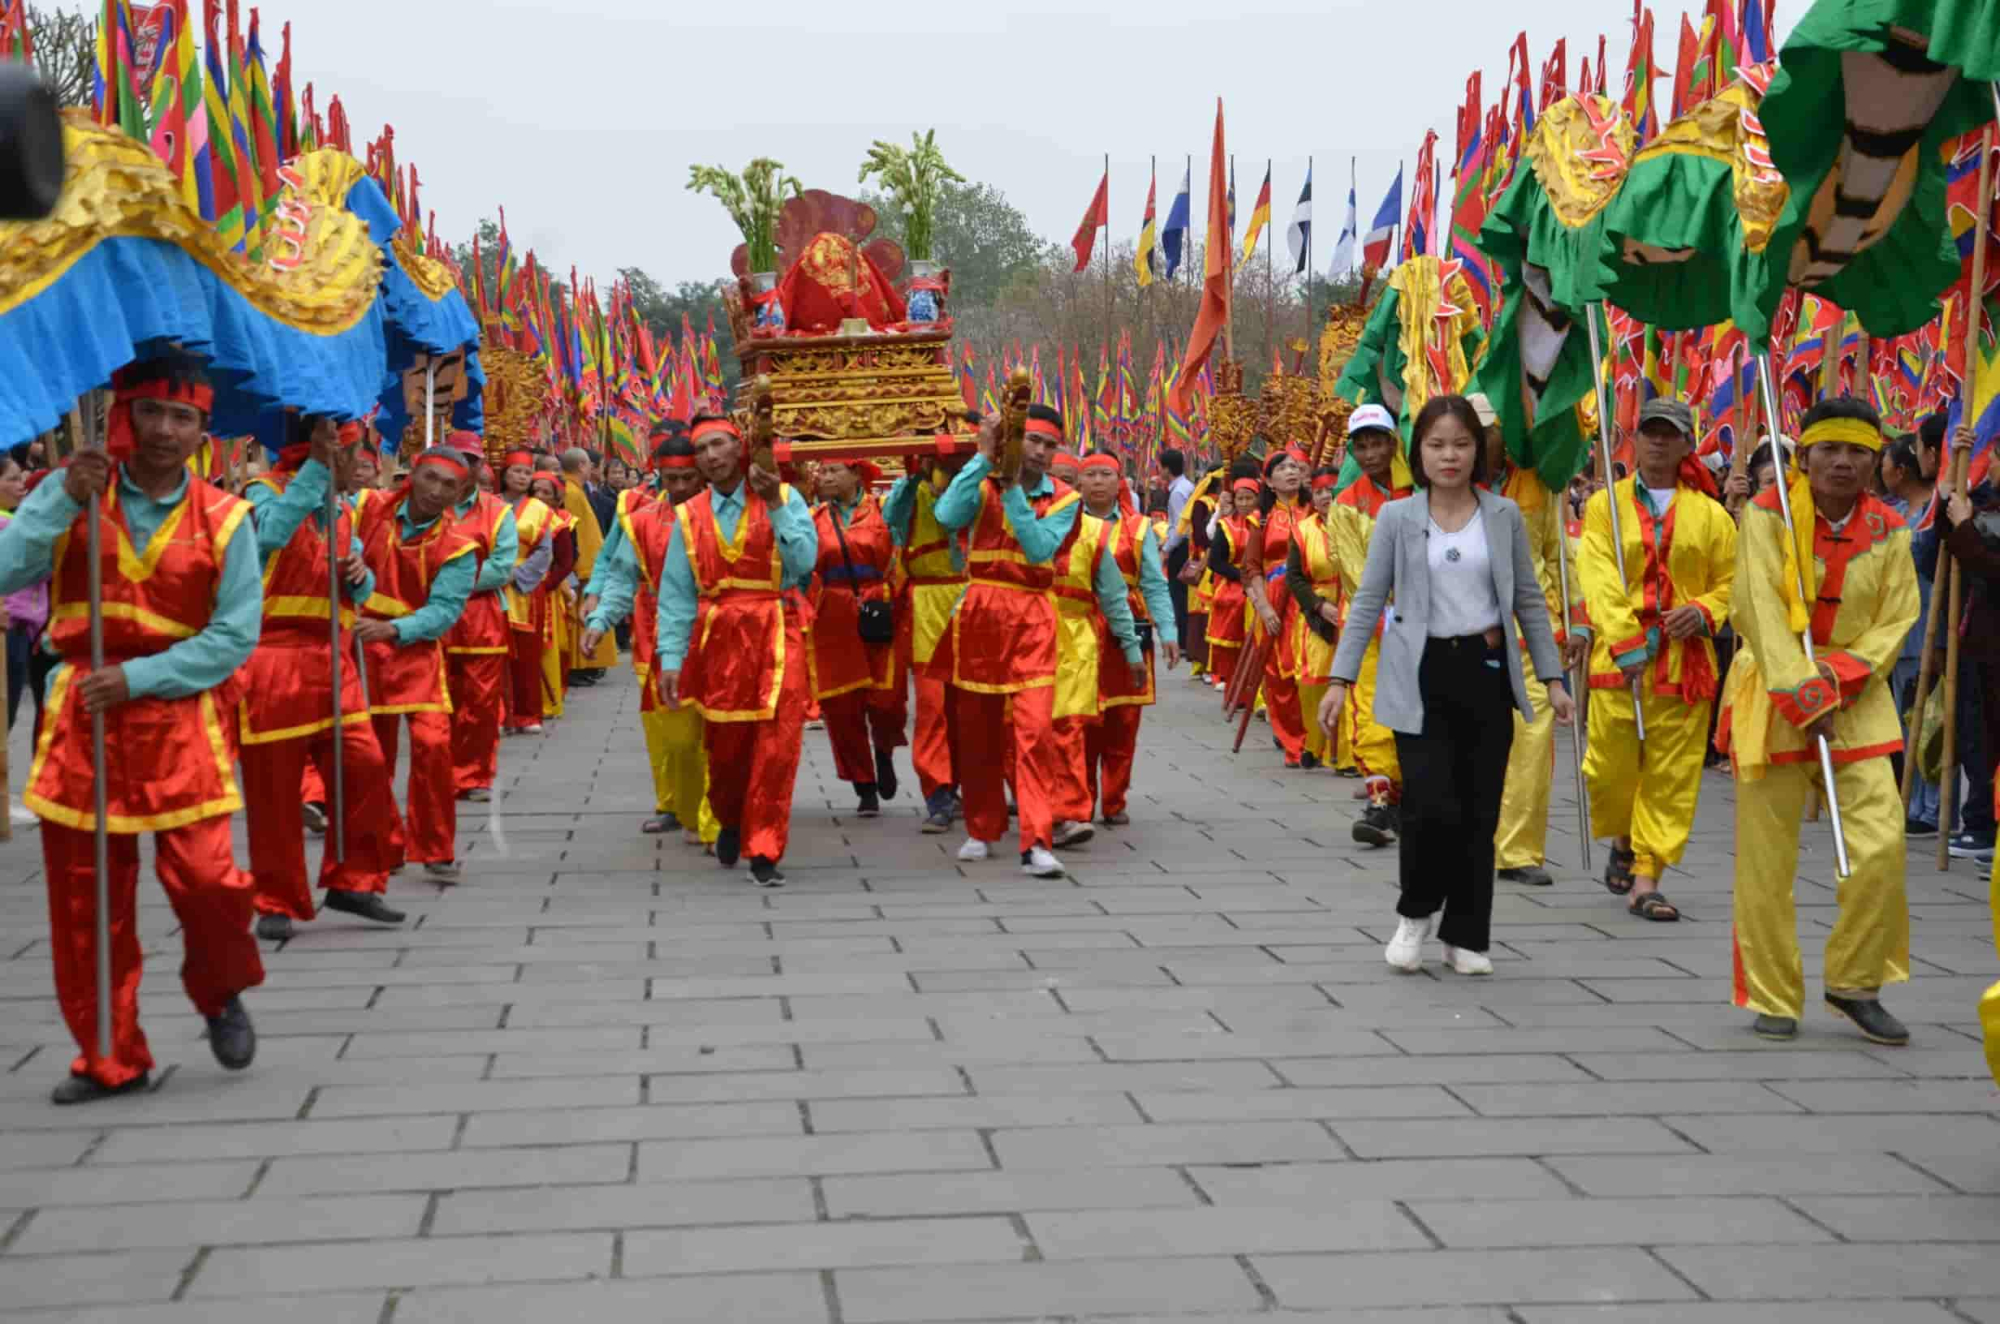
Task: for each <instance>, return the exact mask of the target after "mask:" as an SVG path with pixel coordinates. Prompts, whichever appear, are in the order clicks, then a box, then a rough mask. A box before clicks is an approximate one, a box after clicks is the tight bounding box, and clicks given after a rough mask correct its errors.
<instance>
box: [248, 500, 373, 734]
mask: <svg viewBox="0 0 2000 1324" xmlns="http://www.w3.org/2000/svg"><path fill="white" fill-rule="evenodd" d="M291 481H292V475H291V474H288V473H279V474H271V475H269V476H268V477H264V478H259V479H258V480H257V482H258V483H259V484H262V485H263V486H265V487H268V488H270V489H271V490H272V491H273V492H278V493H282V492H283V491H284V490H285V489H286V487H288V486H290V484H291ZM337 504H338V507H339V515H338V523H337V524H336V526H335V533H334V545H335V546H337V547H339V548H341V549H342V550H343V551H344V550H346V549H348V548H350V547H352V546H353V530H354V525H353V516H352V514H351V513H350V512H349V511H348V509H347V503H346V502H344V501H343V502H339V503H337ZM316 516H317V512H315V514H314V515H309V516H307V517H306V518H305V519H304V520H301V521H300V522H299V527H298V529H297V531H296V532H294V533H293V534H292V540H291V541H290V542H288V543H286V544H285V545H284V546H283V547H282V548H280V549H279V550H278V553H277V554H276V555H275V556H273V557H272V558H271V560H270V563H269V564H268V565H266V566H265V567H264V631H263V635H262V637H261V638H260V639H259V641H258V644H257V651H256V652H255V653H252V654H251V655H250V660H249V662H247V663H245V664H244V667H243V670H242V671H240V672H238V673H237V676H238V679H239V681H240V682H241V683H240V690H241V694H242V697H241V699H240V700H239V701H238V705H237V713H238V731H239V733H240V734H239V738H240V739H241V740H242V742H243V743H244V744H246V745H263V744H269V743H271V742H273V741H278V740H297V739H302V738H304V737H307V736H314V735H318V734H319V733H320V732H322V731H325V730H328V729H329V728H331V727H332V726H333V655H332V647H331V645H330V643H329V641H328V638H327V634H328V630H327V617H328V612H329V610H330V609H329V607H328V604H327V596H326V592H327V582H326V581H327V575H326V561H327V539H326V535H325V534H323V533H322V532H320V527H319V521H318V519H317V518H316ZM353 625H354V609H353V608H352V607H351V606H348V605H347V604H346V603H345V602H344V601H343V603H342V604H341V609H340V646H341V651H342V653H343V654H344V661H343V663H342V666H341V720H342V724H343V725H353V724H355V723H359V722H365V721H367V720H368V696H367V694H366V693H365V692H364V691H363V689H362V687H361V676H360V671H359V668H357V667H356V666H355V665H354V650H353V640H352V637H351V635H350V633H349V632H350V631H351V630H352V628H353Z"/></svg>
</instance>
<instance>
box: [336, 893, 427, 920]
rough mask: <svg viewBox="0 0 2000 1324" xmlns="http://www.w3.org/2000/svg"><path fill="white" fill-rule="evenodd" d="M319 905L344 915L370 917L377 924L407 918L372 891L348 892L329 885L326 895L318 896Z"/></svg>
mask: <svg viewBox="0 0 2000 1324" xmlns="http://www.w3.org/2000/svg"><path fill="white" fill-rule="evenodd" d="M320 906H321V908H323V909H326V910H338V911H340V912H341V913H342V914H344V915H358V916H360V917H361V918H362V919H372V920H374V921H375V922H376V923H377V924H401V923H402V922H403V921H404V920H405V919H406V918H408V917H407V916H406V915H404V914H403V912H402V911H400V910H397V909H396V908H395V907H393V906H391V905H390V904H389V903H388V902H386V901H384V900H383V899H382V898H381V897H380V896H377V895H376V894H375V893H373V892H350V891H348V890H347V889H346V888H342V887H329V888H328V889H327V890H326V895H325V896H324V897H321V898H320Z"/></svg>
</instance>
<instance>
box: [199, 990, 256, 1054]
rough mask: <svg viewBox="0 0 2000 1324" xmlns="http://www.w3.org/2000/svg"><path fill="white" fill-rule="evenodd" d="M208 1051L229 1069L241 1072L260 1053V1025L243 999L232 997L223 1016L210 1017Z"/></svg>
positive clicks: (224, 1009) (225, 1006)
mask: <svg viewBox="0 0 2000 1324" xmlns="http://www.w3.org/2000/svg"><path fill="white" fill-rule="evenodd" d="M208 1051H209V1052H211V1053H214V1054H215V1060H216V1061H218V1062H220V1063H221V1064H222V1065H223V1068H224V1069H225V1070H228V1071H241V1070H242V1069H243V1068H245V1067H247V1066H249V1065H250V1063H251V1061H252V1059H254V1058H255V1057H256V1056H257V1028H256V1027H255V1026H253V1025H252V1024H250V1013H249V1012H247V1011H245V1010H243V999H242V998H231V999H229V1001H228V1002H226V1003H224V1004H223V1007H222V1014H221V1015H219V1016H211V1017H209V1018H208Z"/></svg>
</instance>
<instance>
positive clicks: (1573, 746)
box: [1550, 492, 1590, 873]
mask: <svg viewBox="0 0 2000 1324" xmlns="http://www.w3.org/2000/svg"><path fill="white" fill-rule="evenodd" d="M1550 495H1551V496H1552V497H1553V498H1554V499H1555V500H1556V501H1557V502H1564V501H1567V500H1568V499H1569V498H1568V497H1567V496H1566V495H1564V494H1563V493H1560V492H1553V493H1550ZM1562 514H1563V512H1562V507H1561V505H1558V506H1557V507H1556V574H1557V576H1558V578H1559V579H1560V580H1561V582H1562V609H1563V631H1564V633H1565V634H1567V633H1568V630H1569V621H1570V606H1569V601H1570V599H1569V530H1568V529H1566V528H1565V527H1563V526H1564V524H1565V521H1564V519H1563V518H1562ZM1583 674H1584V676H1585V677H1586V678H1588V677H1589V675H1590V666H1589V663H1588V662H1586V663H1585V664H1584V667H1583ZM1563 679H1564V681H1565V682H1567V683H1568V684H1569V685H1570V686H1571V689H1572V693H1576V692H1579V691H1578V690H1577V689H1576V680H1575V677H1574V676H1573V674H1572V673H1571V672H1570V670H1569V668H1567V667H1565V668H1563ZM1580 692H1581V693H1582V694H1583V696H1584V698H1585V699H1586V700H1587V699H1588V698H1589V697H1590V689H1589V687H1588V686H1587V685H1586V686H1584V687H1583V688H1582V689H1581V691H1580ZM1583 714H1584V708H1583V705H1582V704H1578V705H1577V708H1576V716H1575V717H1574V718H1572V719H1570V724H1569V743H1570V751H1571V753H1572V754H1573V755H1574V756H1575V760H1576V766H1575V768H1574V769H1573V771H1574V772H1575V774H1576V831H1577V839H1578V841H1579V843H1580V844H1581V845H1582V848H1583V871H1584V872H1585V873H1589V872H1590V798H1589V796H1588V795H1587V794H1586V793H1585V789H1584V785H1583Z"/></svg>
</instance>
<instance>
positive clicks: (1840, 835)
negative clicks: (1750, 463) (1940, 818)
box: [1758, 350, 1853, 879]
mask: <svg viewBox="0 0 2000 1324" xmlns="http://www.w3.org/2000/svg"><path fill="white" fill-rule="evenodd" d="M1758 376H1759V377H1760V378H1761V379H1762V380H1761V382H1760V383H1759V384H1760V386H1761V388H1762V389H1763V390H1764V391H1765V392H1766V393H1767V396H1766V399H1765V401H1764V407H1765V408H1766V409H1768V410H1769V411H1770V414H1771V417H1772V418H1774V419H1775V418H1777V417H1778V401H1777V397H1776V396H1775V395H1773V394H1769V393H1770V392H1771V391H1772V386H1771V355H1770V351H1769V350H1766V351H1765V352H1764V354H1763V355H1762V356H1761V361H1760V362H1759V364H1758ZM1774 439H1775V438H1774ZM1772 454H1773V455H1774V456H1775V457H1776V458H1775V463H1776V465H1777V479H1776V481H1775V482H1774V483H1773V484H1772V485H1773V486H1774V487H1776V488H1777V489H1778V516H1779V518H1780V519H1782V520H1783V521H1784V524H1785V538H1786V541H1787V544H1788V545H1790V546H1796V545H1797V543H1798V534H1797V531H1796V530H1795V528H1794V526H1793V524H1792V497H1791V473H1790V468H1791V466H1790V465H1788V464H1787V463H1786V462H1785V452H1784V450H1783V448H1781V447H1777V446H1773V447H1772ZM1799 459H1800V463H1804V459H1805V457H1804V456H1800V457H1799ZM1807 555H1811V553H1810V552H1808V553H1807ZM1797 572H1798V577H1797V578H1796V579H1794V580H1793V582H1792V587H1793V590H1794V591H1795V592H1797V593H1798V595H1799V600H1800V601H1801V602H1804V603H1805V604H1806V609H1807V610H1808V611H1811V609H1812V603H1811V601H1810V600H1809V599H1807V597H1806V585H1805V573H1806V568H1805V566H1804V564H1803V563H1802V564H1800V565H1799V566H1798V567H1797ZM1799 646H1800V647H1802V648H1804V649H1805V654H1806V665H1808V666H1810V667H1812V668H1813V670H1814V671H1815V672H1817V671H1818V669H1819V659H1818V657H1817V656H1815V655H1814V652H1813V637H1812V623H1811V622H1810V621H1808V622H1807V623H1806V628H1805V630H1804V631H1803V632H1801V633H1800V635H1799ZM1815 743H1816V744H1817V745H1818V746H1819V775H1820V780H1821V781H1822V782H1823V783H1824V784H1825V785H1824V794H1825V797H1826V809H1827V817H1828V818H1830V819H1832V821H1833V865H1834V873H1835V875H1836V876H1837V877H1839V878H1843V879H1844V878H1846V877H1848V875H1850V874H1851V873H1853V869H1852V868H1850V867H1849V865H1848V862H1847V830H1846V827H1845V825H1844V824H1843V823H1842V822H1841V819H1840V795H1839V793H1838V791H1837V789H1836V788H1835V786H1834V780H1833V746H1832V745H1831V744H1829V743H1828V742H1827V738H1826V737H1825V736H1820V737H1818V738H1817V740H1816V741H1815Z"/></svg>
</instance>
